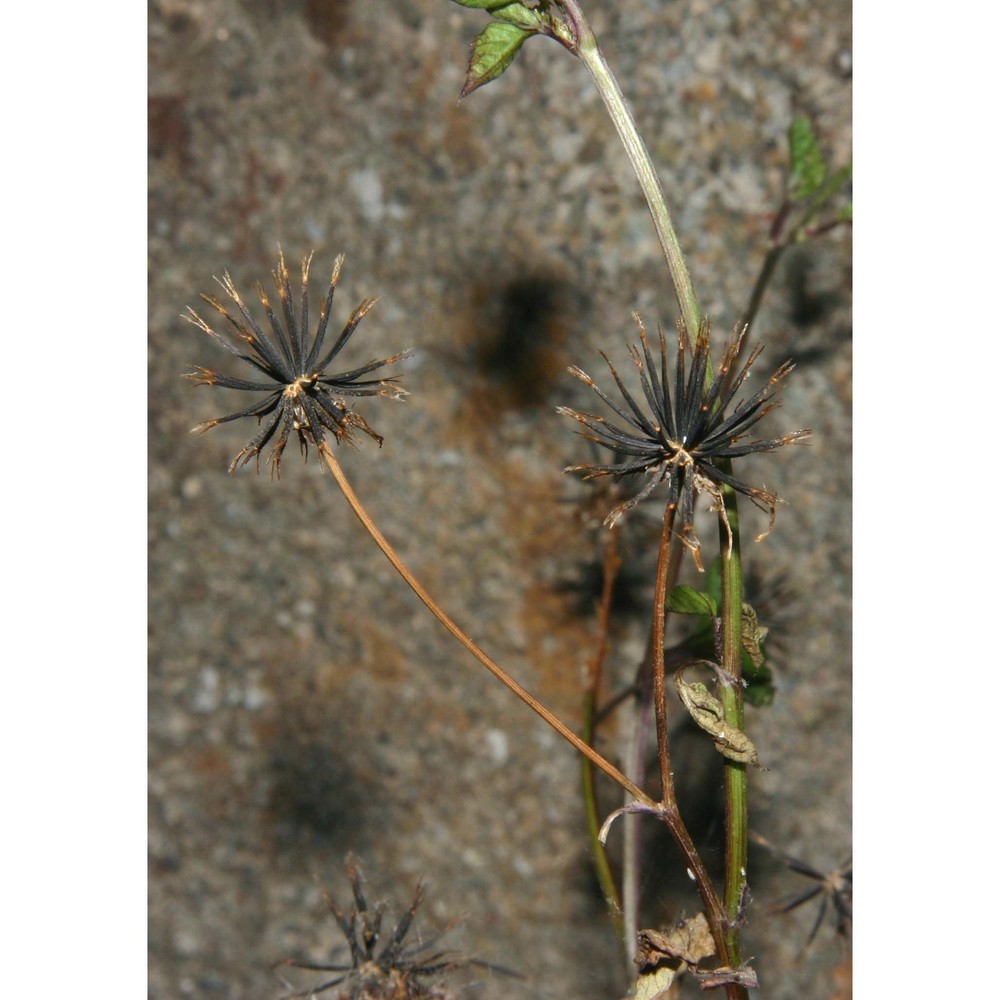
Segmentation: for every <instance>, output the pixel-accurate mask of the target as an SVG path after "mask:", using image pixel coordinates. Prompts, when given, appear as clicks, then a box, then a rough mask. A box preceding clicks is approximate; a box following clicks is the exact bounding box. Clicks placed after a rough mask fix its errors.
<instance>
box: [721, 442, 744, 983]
mask: <svg viewBox="0 0 1000 1000" xmlns="http://www.w3.org/2000/svg"><path fill="white" fill-rule="evenodd" d="M726 466H727V467H726V468H724V469H723V471H724V472H727V473H729V474H730V475H731V474H732V471H731V467H729V463H728V462H727V463H726ZM723 499H724V509H723V510H722V511H721V512H720V514H719V547H720V549H721V551H722V669H723V671H724V673H725V675H726V676H727V677H728V678H731V681H730V682H729V683H722V684H720V685H719V699H720V701H721V702H722V708H723V712H724V717H725V721H726V724H727V725H729V726H733V727H735V728H736V729H739V730H740V731H741V732H742V731H743V685H742V680H741V674H742V666H743V643H742V632H743V572H742V566H741V560H740V522H739V512H738V510H737V504H736V492H735V491H734V490H733V489H732V488H731V487H728V486H726V487H724V488H723ZM727 524H728V528H727ZM724 788H725V798H726V875H725V883H724V887H723V903H724V905H725V908H726V918H727V925H728V926H727V930H726V939H727V943H728V945H729V952H730V958H731V960H732V962H733V963H734V965H739V964H740V962H741V961H742V958H741V951H740V928H739V922H740V921H741V920H742V917H743V914H742V912H741V910H742V904H743V893H744V887H745V886H746V881H747V877H746V871H747V868H746V866H747V832H748V818H747V766H746V764H739V763H737V762H736V761H732V760H728V759H726V761H725V773H724ZM741 989H742V987H741ZM743 996H746V991H745V990H743Z"/></svg>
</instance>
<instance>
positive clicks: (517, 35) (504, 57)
mask: <svg viewBox="0 0 1000 1000" xmlns="http://www.w3.org/2000/svg"><path fill="white" fill-rule="evenodd" d="M533 34H534V32H533V31H529V30H527V29H526V28H521V27H519V26H518V25H516V24H507V23H506V22H504V21H490V23H489V24H487V25H486V27H485V28H484V29H483V31H482V32H481V33H480V34H479V35H478V36H477V37H476V40H475V41H474V42H473V43H472V55H471V56H470V57H469V69H468V72H467V73H466V77H465V86H464V87H463V88H462V93H461V95H460V97H468V96H469V94H471V93H472V92H473V91H474V90H475V89H476V88H477V87H481V86H483V84H485V83H489V82H490V80H495V79H496V78H497V77H498V76H499V75H500V74H501V73H502V72H503V71H504V70H505V69H506V68H507V67H508V66H509V65H510V64H511V63H512V62H513V61H514V56H516V55H517V50H518V49H519V48H520V47H521V46H522V45H523V44H524V40H525V39H526V38H530V37H531V35H533Z"/></svg>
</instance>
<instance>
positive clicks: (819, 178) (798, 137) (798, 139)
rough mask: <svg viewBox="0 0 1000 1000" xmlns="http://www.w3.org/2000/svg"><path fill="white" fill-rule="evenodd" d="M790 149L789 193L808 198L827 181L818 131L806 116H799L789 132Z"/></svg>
mask: <svg viewBox="0 0 1000 1000" xmlns="http://www.w3.org/2000/svg"><path fill="white" fill-rule="evenodd" d="M788 148H789V155H790V157H791V174H790V176H789V178H788V190H789V193H790V194H791V196H792V197H793V198H808V197H809V196H810V195H812V194H814V193H815V192H816V191H817V190H818V189H819V187H820V185H821V184H822V183H823V181H824V180H826V162H825V161H824V159H823V154H822V153H821V152H820V148H819V141H818V140H817V138H816V130H815V129H814V128H813V124H812V122H811V121H810V120H809V119H808V118H807V117H806V116H805V115H797V116H796V117H795V120H794V121H793V122H792V125H791V128H789V130H788Z"/></svg>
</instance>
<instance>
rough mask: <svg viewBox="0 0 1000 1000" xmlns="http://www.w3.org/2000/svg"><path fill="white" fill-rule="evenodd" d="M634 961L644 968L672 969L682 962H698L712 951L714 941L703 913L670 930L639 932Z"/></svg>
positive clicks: (693, 963) (711, 953) (713, 950)
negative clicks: (670, 967) (659, 967)
mask: <svg viewBox="0 0 1000 1000" xmlns="http://www.w3.org/2000/svg"><path fill="white" fill-rule="evenodd" d="M638 937H639V940H638V947H637V949H636V954H635V963H636V965H638V966H639V968H640V969H641V970H643V971H649V970H650V969H653V968H656V967H657V966H660V965H664V964H666V965H670V966H672V967H673V968H675V969H676V968H677V967H679V966H680V964H681V962H686V963H687V964H688V965H697V964H698V962H700V961H701V960H702V959H703V958H708V957H709V956H710V955H714V954H715V942H714V941H713V940H712V932H711V931H710V930H709V927H708V921H707V920H706V919H705V914H704V913H697V914H695V915H694V916H693V917H691V918H690V919H689V920H685V921H683V922H682V923H679V924H678V925H677V926H676V927H672V928H671V929H670V930H669V931H654V930H644V931H639V935H638Z"/></svg>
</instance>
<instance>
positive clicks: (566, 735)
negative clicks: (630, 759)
mask: <svg viewBox="0 0 1000 1000" xmlns="http://www.w3.org/2000/svg"><path fill="white" fill-rule="evenodd" d="M318 447H319V453H320V455H321V456H322V458H323V461H324V462H325V463H326V467H327V468H328V469H329V470H330V474H331V475H332V476H333V478H334V480H335V481H336V483H337V485H338V486H339V487H340V492H341V493H343V494H344V499H345V500H347V502H348V504H349V505H350V507H351V510H353V511H354V513H355V515H356V516H357V518H358V520H359V521H360V522H361V524H362V525H363V526H364V529H365V530H366V531H367V532H368V534H369V535H371V538H372V541H374V542H375V544H376V545H377V546H378V547H379V548H380V549H381V550H382V554H383V555H384V556H385V557H386V559H388V560H389V562H390V563H391V564H392V567H393V569H395V571H396V572H397V573H398V574H399V575H400V576H401V577H402V578H403V580H404V581H405V582H406V584H407V586H409V588H410V590H412V591H413V593H414V594H416V595H417V597H419V598H420V600H421V601H422V602H423V603H424V605H425V607H426V608H427V610H428V611H430V612H431V614H432V615H434V617H435V618H436V619H437V620H438V621H439V622H440V623H441V624H442V625H443V626H444V627H445V628H446V629H447V630H448V631H449V632H450V633H451V634H452V636H453V637H454V638H455V639H457V640H458V642H459V643H460V644H461V645H462V646H464V647H465V648H466V649H467V650H468V651H469V652H470V653H471V654H472V655H473V656H474V657H475V658H476V659H477V660H478V661H479V662H480V663H481V664H482V665H483V666H484V667H486V669H487V670H488V671H489V672H490V673H491V674H493V676H494V677H496V678H497V680H499V681H500V682H501V683H502V684H503V685H504V686H505V687H507V688H508V689H509V690H510V691H512V692H513V693H514V694H515V695H517V697H518V698H520V699H521V701H523V702H524V703H525V705H527V706H528V707H529V708H530V709H531V710H532V711H533V712H535V714H536V715H538V716H540V717H541V718H542V719H543V720H544V721H545V722H547V723H548V724H549V725H550V726H551V727H552V728H553V729H554V730H555V731H556V732H557V733H558V734H559V735H560V736H561V737H562V738H563V739H564V740H566V742H567V743H569V744H571V745H572V746H573V747H575V748H576V749H577V750H578V751H579V752H580V753H582V754H583V755H584V757H586V758H587V759H588V760H590V761H591V762H592V763H593V764H594V765H595V766H596V767H598V768H600V769H601V770H602V771H603V772H604V773H605V774H606V775H607V776H608V777H609V778H611V779H612V780H613V781H616V782H618V784H619V785H621V786H622V788H624V789H625V791H627V792H628V793H629V794H630V795H632V796H633V797H634V798H635V799H637V800H638V801H639V802H641V803H642V804H643V805H647V806H650V807H655V803H654V802H653V800H652V799H651V798H650V797H649V796H648V795H647V794H646V793H645V792H644V791H643V790H642V789H641V788H639V787H638V786H636V785H635V784H633V783H632V782H631V781H629V779H628V778H626V777H625V775H624V774H622V773H621V771H619V770H618V768H617V767H615V766H614V764H612V763H611V762H610V761H608V760H606V759H605V758H604V757H602V756H601V755H600V754H599V753H598V752H597V751H596V750H594V748H593V747H590V746H587V744H586V743H584V741H583V740H581V739H580V737H579V736H577V735H576V733H574V732H573V731H572V730H571V729H569V728H568V727H567V726H566V725H565V724H564V723H563V722H561V721H560V720H559V718H558V717H557V716H555V715H554V714H553V713H552V712H550V711H549V709H547V708H546V707H545V706H544V705H543V704H542V703H541V702H540V701H539V700H538V699H537V698H536V697H535V696H534V695H532V694H530V693H529V692H528V691H527V690H526V689H525V688H523V687H522V686H521V685H520V684H518V682H517V681H515V680H514V678H513V677H511V676H510V674H508V673H507V671H506V670H504V669H503V667H501V666H500V665H499V664H497V663H495V662H494V661H493V660H492V659H491V658H490V657H489V656H488V655H487V654H486V653H485V652H483V650H482V649H480V648H479V646H477V645H476V643H474V642H473V641H472V639H470V638H469V636H468V635H466V634H465V632H463V631H462V629H460V628H459V627H458V625H456V624H455V622H454V621H452V619H451V618H450V617H449V616H448V615H447V614H446V613H445V611H444V610H443V609H442V608H441V607H440V606H439V605H438V604H437V603H436V602H435V601H434V599H433V598H432V597H431V596H430V594H428V593H427V591H426V590H425V589H424V587H423V585H422V584H421V583H420V582H419V581H418V580H417V579H416V577H414V575H413V574H412V573H411V572H410V571H409V570H408V569H407V568H406V566H405V565H404V563H403V561H402V559H400V558H399V556H398V555H397V554H396V550H395V549H394V548H393V547H392V546H391V545H390V544H389V542H388V540H387V539H386V537H385V535H383V534H382V532H381V531H379V529H378V528H377V527H376V525H375V522H374V521H373V520H372V519H371V517H370V516H369V515H368V512H367V511H366V510H365V508H364V506H363V505H362V503H361V501H360V500H359V499H358V496H357V494H356V493H355V492H354V490H353V488H352V487H351V484H350V483H349V482H348V480H347V476H346V475H345V474H344V470H343V469H342V468H341V467H340V463H339V462H338V461H337V459H336V457H335V456H334V454H333V452H332V451H330V448H329V445H327V444H326V442H322V443H321V444H320V445H319V446H318Z"/></svg>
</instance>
